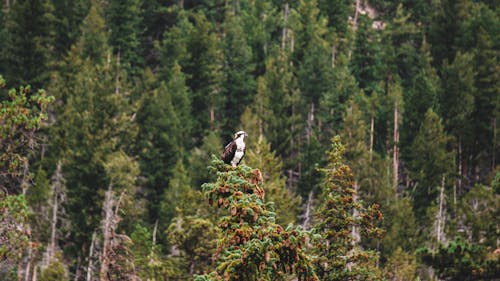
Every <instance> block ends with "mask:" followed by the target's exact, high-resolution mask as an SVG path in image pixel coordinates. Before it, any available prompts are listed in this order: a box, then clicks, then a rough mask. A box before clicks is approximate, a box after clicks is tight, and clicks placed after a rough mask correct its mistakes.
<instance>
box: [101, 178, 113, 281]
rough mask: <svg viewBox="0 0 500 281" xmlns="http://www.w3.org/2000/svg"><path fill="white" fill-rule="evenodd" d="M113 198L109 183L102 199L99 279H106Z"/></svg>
mask: <svg viewBox="0 0 500 281" xmlns="http://www.w3.org/2000/svg"><path fill="white" fill-rule="evenodd" d="M113 205H114V198H113V185H112V184H110V185H109V187H108V191H106V195H105V199H104V206H103V209H104V221H103V224H102V234H103V242H102V252H101V253H102V254H101V259H100V260H101V270H100V272H99V277H100V280H107V278H106V275H107V272H108V260H109V257H108V249H109V247H110V238H111V236H112V224H113V218H114V212H113Z"/></svg>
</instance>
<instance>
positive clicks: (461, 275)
mask: <svg viewBox="0 0 500 281" xmlns="http://www.w3.org/2000/svg"><path fill="white" fill-rule="evenodd" d="M418 254H419V256H420V257H421V259H422V260H423V262H425V263H426V264H428V265H431V266H432V267H433V268H434V269H435V270H436V272H437V275H438V277H439V278H442V279H443V280H456V281H462V280H463V281H465V280H491V278H496V276H498V274H499V273H500V266H499V265H500V260H499V259H500V258H499V256H498V254H496V255H493V256H492V257H487V249H486V248H484V247H483V246H480V245H473V244H470V243H468V242H467V241H465V240H463V239H460V238H457V239H455V240H453V241H450V242H449V244H447V245H440V246H439V249H437V250H436V251H435V252H431V251H430V250H429V249H420V250H419V252H418Z"/></svg>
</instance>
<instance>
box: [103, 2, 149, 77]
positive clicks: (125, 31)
mask: <svg viewBox="0 0 500 281" xmlns="http://www.w3.org/2000/svg"><path fill="white" fill-rule="evenodd" d="M142 18H143V17H142V11H141V2H140V0H127V1H117V0H110V1H108V6H107V8H106V24H107V27H108V28H109V45H110V46H111V47H112V48H113V53H114V54H115V55H117V56H118V57H119V58H120V62H121V63H122V64H123V65H124V67H125V69H126V70H127V72H128V73H130V74H131V75H136V74H138V73H139V71H140V68H141V66H142V64H143V63H144V60H143V58H142V56H141V55H142V51H141V49H140V48H141V44H140V38H141V35H142V34H141V30H142Z"/></svg>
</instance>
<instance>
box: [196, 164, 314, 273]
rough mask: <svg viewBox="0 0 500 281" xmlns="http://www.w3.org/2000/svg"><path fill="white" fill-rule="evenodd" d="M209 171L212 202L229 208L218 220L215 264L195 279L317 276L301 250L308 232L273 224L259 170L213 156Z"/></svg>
mask: <svg viewBox="0 0 500 281" xmlns="http://www.w3.org/2000/svg"><path fill="white" fill-rule="evenodd" d="M212 165H213V166H211V167H210V170H211V171H212V172H213V173H216V174H217V176H218V178H217V181H216V182H214V183H206V184H204V185H203V190H204V192H205V196H206V197H207V198H208V200H209V203H210V205H213V204H216V205H217V207H219V208H223V209H226V210H228V211H229V214H227V213H226V214H225V215H224V216H222V217H221V218H220V219H219V227H220V228H221V230H222V238H221V239H220V240H219V242H218V245H219V247H218V249H217V253H216V258H217V268H216V270H215V271H213V272H212V273H210V274H209V275H205V276H197V277H195V280H286V276H287V275H288V274H295V275H296V276H297V278H298V279H299V280H318V279H317V277H316V275H315V273H314V270H313V268H312V264H311V263H310V261H309V258H308V257H307V255H306V254H305V253H304V249H303V247H304V245H305V239H306V233H305V232H304V231H302V230H300V229H299V228H295V229H294V228H293V226H291V225H290V226H289V227H287V229H283V227H281V226H280V225H278V224H276V223H275V214H274V212H273V210H272V208H271V205H269V204H266V203H265V200H264V189H263V188H262V187H261V184H262V174H261V172H260V170H258V169H252V168H250V167H248V166H246V165H240V166H238V167H236V168H233V167H230V166H228V165H225V164H224V162H222V161H221V160H219V159H217V158H215V157H213V160H212Z"/></svg>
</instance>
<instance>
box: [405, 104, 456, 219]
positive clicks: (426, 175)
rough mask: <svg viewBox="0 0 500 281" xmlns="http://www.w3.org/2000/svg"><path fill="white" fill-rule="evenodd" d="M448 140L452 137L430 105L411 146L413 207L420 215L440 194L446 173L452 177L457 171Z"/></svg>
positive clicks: (410, 164) (410, 168)
mask: <svg viewBox="0 0 500 281" xmlns="http://www.w3.org/2000/svg"><path fill="white" fill-rule="evenodd" d="M449 142H450V137H448V136H447V135H446V134H445V132H444V129H443V125H442V122H441V119H440V118H439V116H437V114H436V113H434V111H433V110H432V109H429V110H428V111H427V113H426V114H425V119H424V121H423V122H422V126H421V127H420V130H419V131H418V134H417V136H416V138H415V140H414V141H413V143H412V146H411V150H410V151H411V153H412V159H413V160H412V161H411V162H409V163H408V164H409V170H410V177H411V179H412V180H413V181H415V184H417V185H416V186H415V188H414V192H413V198H414V202H413V204H414V210H415V212H416V214H417V215H419V216H420V217H421V216H422V215H423V214H424V213H425V208H426V207H428V206H429V203H430V202H432V201H433V200H435V199H436V198H437V194H438V187H440V186H442V179H443V177H448V178H449V175H450V174H451V173H452V172H453V171H454V169H453V167H454V163H453V162H454V161H453V160H454V158H453V152H450V151H449V150H448V144H449Z"/></svg>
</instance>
